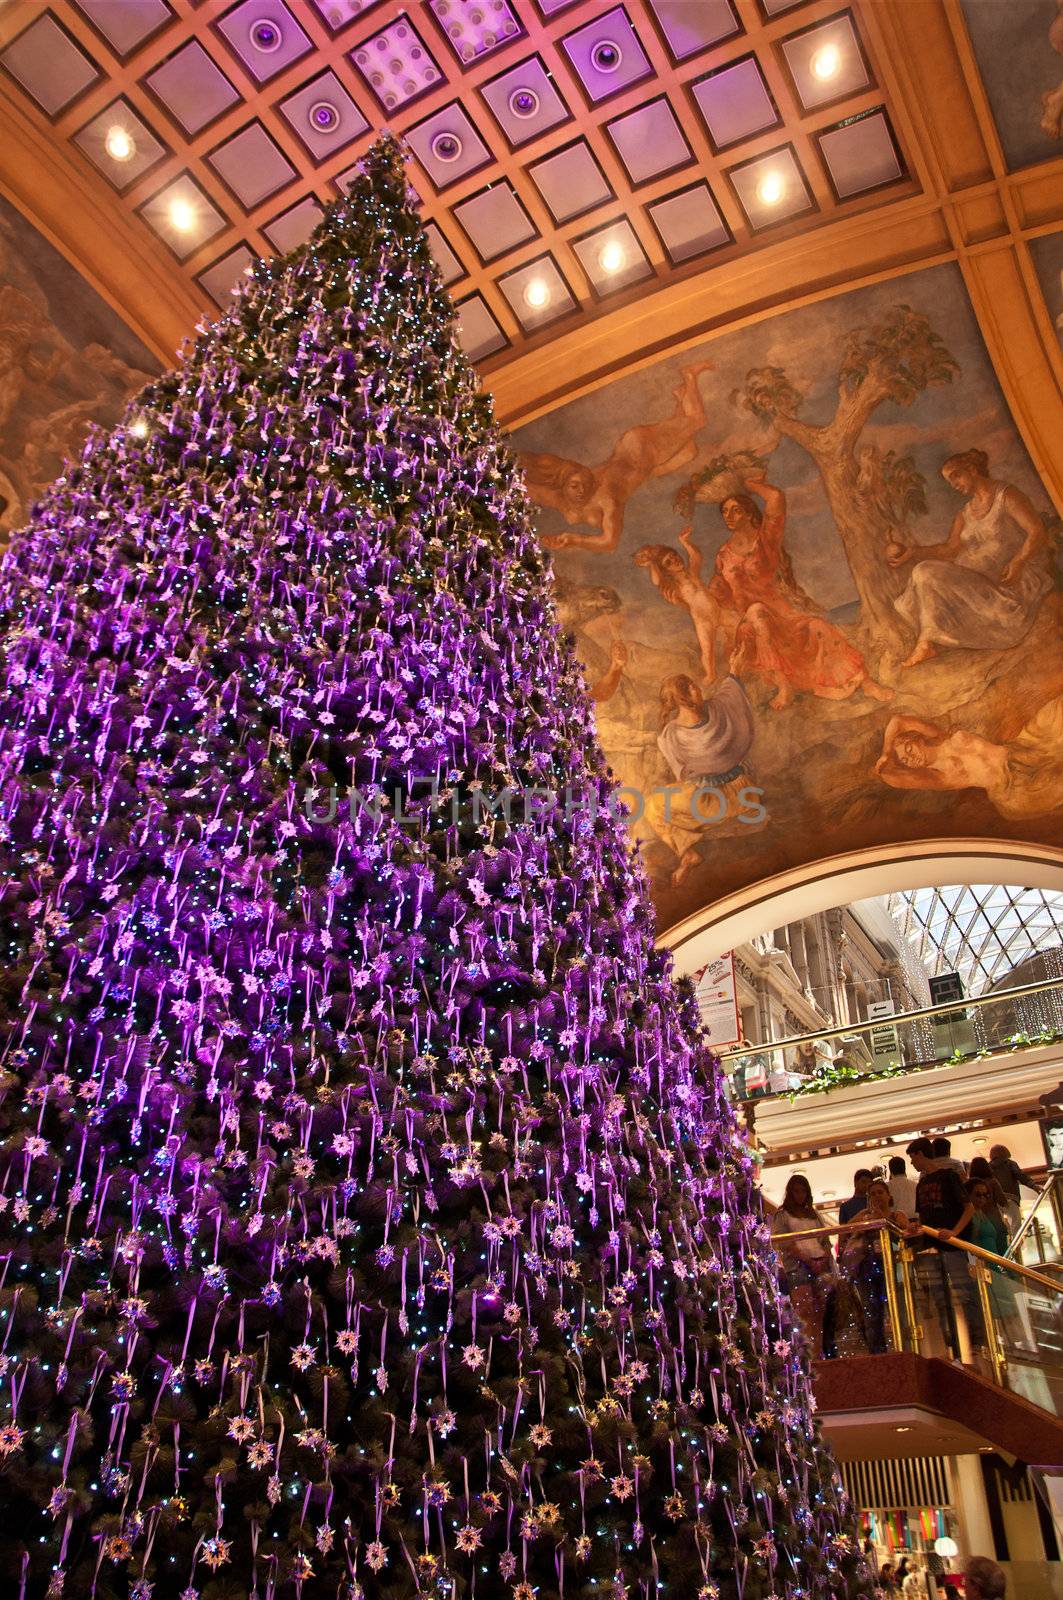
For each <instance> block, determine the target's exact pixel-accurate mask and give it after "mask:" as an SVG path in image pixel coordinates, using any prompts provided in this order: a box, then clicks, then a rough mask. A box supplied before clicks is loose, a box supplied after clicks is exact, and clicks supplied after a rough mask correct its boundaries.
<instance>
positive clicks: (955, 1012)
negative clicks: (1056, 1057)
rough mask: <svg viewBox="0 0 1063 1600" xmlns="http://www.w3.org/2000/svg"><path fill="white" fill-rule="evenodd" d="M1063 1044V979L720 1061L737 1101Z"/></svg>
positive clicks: (746, 1047) (746, 1048) (739, 1052)
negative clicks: (1039, 1046)
mask: <svg viewBox="0 0 1063 1600" xmlns="http://www.w3.org/2000/svg"><path fill="white" fill-rule="evenodd" d="M1061 1040H1063V979H1060V978H1050V979H1046V980H1044V981H1043V982H1039V983H1032V984H1026V985H1023V986H1021V987H1017V988H1014V989H1006V990H1003V991H1001V992H999V993H997V994H991V995H979V996H977V997H975V998H974V999H971V1000H964V1001H963V1003H962V1005H959V1006H958V1005H956V1004H955V1002H949V1003H947V1004H945V1005H938V1006H926V1007H924V1008H922V1009H921V1010H919V1011H908V1012H899V1013H897V1014H895V1015H893V1016H887V1017H882V1018H879V1019H877V1020H875V1021H871V1022H857V1023H847V1024H845V1025H844V1026H842V1027H830V1028H823V1029H820V1030H819V1031H818V1032H815V1033H808V1034H804V1035H802V1036H801V1037H794V1038H791V1039H781V1040H778V1041H773V1040H768V1041H766V1042H764V1043H762V1044H748V1043H743V1044H741V1045H738V1046H736V1047H735V1048H733V1049H731V1050H727V1051H724V1052H722V1054H721V1060H722V1061H723V1064H724V1067H725V1069H726V1071H727V1074H728V1077H729V1079H730V1082H731V1086H732V1092H733V1094H734V1096H735V1098H736V1099H740V1100H751V1099H756V1098H759V1097H761V1096H764V1095H780V1094H784V1095H785V1094H808V1093H815V1092H818V1091H821V1090H823V1089H824V1088H831V1087H841V1086H844V1085H845V1084H847V1083H857V1082H859V1081H861V1079H865V1078H872V1077H881V1076H888V1075H892V1074H894V1073H897V1074H900V1073H905V1072H918V1071H921V1070H926V1069H927V1068H929V1067H940V1066H943V1065H946V1064H948V1063H950V1062H961V1061H970V1060H977V1059H980V1058H982V1057H985V1056H991V1055H997V1054H1005V1053H1008V1052H1011V1051H1015V1050H1024V1049H1030V1048H1034V1047H1036V1046H1038V1045H1046V1044H1053V1043H1056V1042H1059V1041H1061Z"/></svg>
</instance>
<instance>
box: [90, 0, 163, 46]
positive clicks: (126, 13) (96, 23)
mask: <svg viewBox="0 0 1063 1600" xmlns="http://www.w3.org/2000/svg"><path fill="white" fill-rule="evenodd" d="M74 4H75V5H76V6H77V7H78V10H79V11H82V12H84V14H85V16H86V17H87V18H88V19H89V21H90V22H91V23H92V25H93V27H94V28H95V29H96V30H97V32H98V33H102V34H103V37H104V38H105V39H106V40H107V43H108V44H109V45H110V47H111V49H112V50H113V51H114V53H115V55H118V56H128V55H131V54H132V52H133V51H134V50H136V49H137V47H138V46H139V45H142V44H143V43H144V41H145V39H150V38H151V36H152V34H154V33H157V32H158V31H159V29H160V28H162V27H165V25H166V24H167V23H168V22H170V21H172V19H173V12H172V11H171V10H170V7H169V6H168V5H167V4H166V0H74Z"/></svg>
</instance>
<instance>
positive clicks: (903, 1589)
mask: <svg viewBox="0 0 1063 1600" xmlns="http://www.w3.org/2000/svg"><path fill="white" fill-rule="evenodd" d="M875 1581H876V1584H877V1586H878V1588H879V1590H880V1591H881V1592H882V1593H883V1594H885V1595H887V1596H889V1597H890V1600H894V1597H895V1596H903V1600H925V1597H926V1595H927V1593H928V1590H927V1584H926V1576H925V1573H924V1569H923V1567H922V1565H921V1564H920V1562H919V1561H918V1560H917V1559H916V1558H914V1557H912V1556H910V1555H904V1556H901V1558H900V1560H899V1561H898V1562H897V1563H896V1564H894V1563H893V1562H892V1561H884V1562H883V1563H882V1565H881V1567H879V1569H878V1572H877V1573H876V1574H875ZM937 1582H938V1585H939V1586H941V1587H947V1591H948V1593H949V1594H953V1593H956V1594H962V1595H963V1597H964V1600H1004V1597H1005V1595H1006V1594H1007V1579H1006V1578H1005V1576H1004V1570H1003V1568H1002V1567H998V1566H997V1564H996V1562H995V1561H991V1560H990V1559H989V1557H988V1556H970V1557H969V1558H968V1560H967V1562H966V1563H965V1566H964V1573H963V1577H962V1579H954V1580H952V1581H950V1580H949V1579H948V1578H946V1579H945V1580H944V1585H942V1580H941V1578H940V1577H938V1580H937ZM961 1585H962V1587H961ZM939 1592H941V1588H940V1587H939Z"/></svg>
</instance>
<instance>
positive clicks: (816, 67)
mask: <svg viewBox="0 0 1063 1600" xmlns="http://www.w3.org/2000/svg"><path fill="white" fill-rule="evenodd" d="M841 64H842V53H841V51H840V50H839V49H838V46H837V45H836V44H824V45H821V46H820V48H819V49H818V50H817V51H816V52H815V54H814V55H813V57H812V59H811V61H810V62H809V67H810V68H811V71H812V76H813V77H814V78H818V79H819V81H820V83H826V82H827V81H828V79H830V78H836V77H837V76H838V71H839V69H840V67H841Z"/></svg>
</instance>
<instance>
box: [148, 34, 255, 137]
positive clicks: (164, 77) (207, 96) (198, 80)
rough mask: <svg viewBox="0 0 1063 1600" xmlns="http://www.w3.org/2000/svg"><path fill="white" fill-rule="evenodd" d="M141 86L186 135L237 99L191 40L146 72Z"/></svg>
mask: <svg viewBox="0 0 1063 1600" xmlns="http://www.w3.org/2000/svg"><path fill="white" fill-rule="evenodd" d="M144 82H145V84H146V85H147V87H148V88H149V89H150V90H151V92H152V94H154V95H155V96H156V97H157V99H159V100H160V101H161V102H162V104H163V105H164V106H165V107H166V109H167V111H168V112H169V113H170V115H171V116H172V117H173V118H174V120H175V122H178V123H180V125H181V127H182V128H183V129H184V131H185V132H186V133H188V134H193V133H199V132H200V131H201V129H203V128H205V127H206V126H207V124H208V123H209V122H213V121H214V119H215V117H220V116H221V114H222V112H223V111H227V110H228V109H229V107H230V106H231V105H235V103H236V101H237V100H239V98H240V96H239V94H238V93H237V92H236V90H235V88H234V87H233V85H232V84H231V83H230V82H229V80H228V78H227V77H226V76H225V74H224V72H222V70H221V68H220V67H219V66H218V65H217V63H216V62H214V61H213V60H212V59H211V57H210V56H209V55H208V54H207V52H206V51H205V50H204V48H203V46H202V45H201V44H200V43H199V42H198V41H197V40H195V39H192V40H191V41H190V42H189V43H188V44H186V45H185V46H184V47H183V48H182V49H181V50H178V51H176V52H175V53H174V54H173V55H172V56H170V58H169V59H168V60H167V61H164V62H163V63H162V65H161V66H158V67H156V68H155V70H154V72H149V73H148V75H147V77H146V78H145V79H144Z"/></svg>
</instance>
